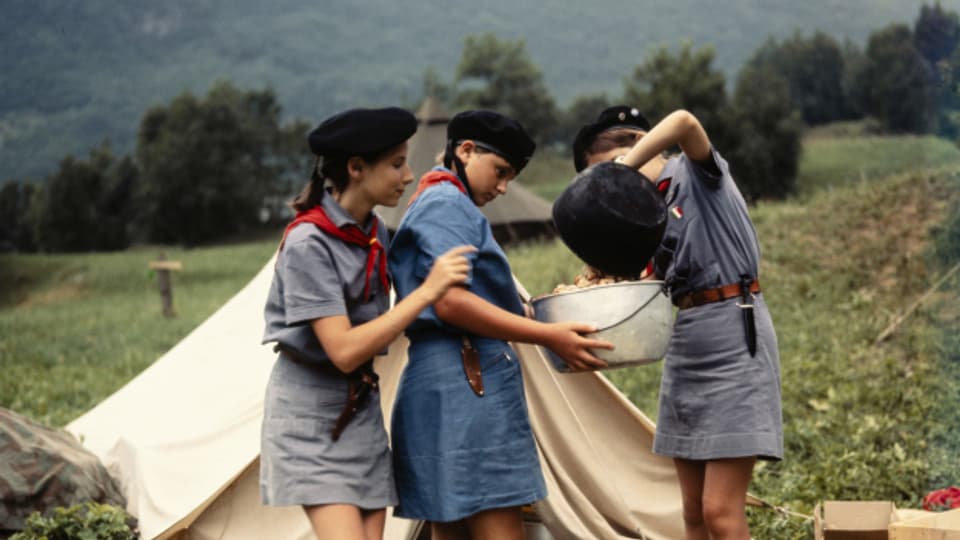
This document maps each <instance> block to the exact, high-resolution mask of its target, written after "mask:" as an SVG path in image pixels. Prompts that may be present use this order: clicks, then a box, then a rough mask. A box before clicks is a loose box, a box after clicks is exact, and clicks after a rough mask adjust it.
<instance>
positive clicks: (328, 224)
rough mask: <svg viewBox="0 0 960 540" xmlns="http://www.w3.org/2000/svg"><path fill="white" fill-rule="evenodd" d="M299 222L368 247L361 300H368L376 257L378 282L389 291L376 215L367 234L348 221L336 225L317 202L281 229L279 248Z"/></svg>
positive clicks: (385, 255)
mask: <svg viewBox="0 0 960 540" xmlns="http://www.w3.org/2000/svg"><path fill="white" fill-rule="evenodd" d="M301 223H313V224H314V225H316V226H317V227H318V228H319V229H320V230H321V231H323V232H325V233H327V234H329V235H330V236H332V237H334V238H338V239H340V240H343V241H344V242H346V243H348V244H355V245H358V246H363V247H369V248H370V254H369V255H368V256H367V269H366V272H365V274H366V275H365V278H366V285H364V287H363V301H364V302H369V301H370V276H371V275H372V274H373V268H374V267H375V266H378V265H377V262H378V261H377V259H378V258H379V267H380V269H379V270H380V283H381V284H382V285H383V291H384V292H385V293H388V292H389V291H390V278H389V277H388V276H387V250H386V249H385V248H384V247H383V244H381V243H380V241H379V240H377V217H376V216H373V224H372V226H371V227H370V231H371V232H370V235H369V236H367V235H366V234H365V233H364V232H363V231H362V230H361V229H360V227H358V226H356V225H354V224H352V223H348V224H346V225H344V226H343V228H342V229H341V228H339V227H337V226H336V225H335V224H334V223H333V221H331V220H330V217H329V216H327V213H326V212H324V211H323V207H321V206H320V205H319V204H318V205H317V206H314V207H313V208H311V209H309V210H306V211H304V212H297V216H296V217H295V218H294V220H293V221H291V222H290V224H289V225H287V228H286V230H284V231H283V240H281V241H280V249H283V243H284V241H286V239H287V234H288V233H289V232H290V231H291V230H292V229H293V228H294V227H296V226H297V225H299V224H301Z"/></svg>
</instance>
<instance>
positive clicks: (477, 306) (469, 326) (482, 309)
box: [434, 287, 547, 345]
mask: <svg viewBox="0 0 960 540" xmlns="http://www.w3.org/2000/svg"><path fill="white" fill-rule="evenodd" d="M434 309H435V310H436V312H437V316H438V317H440V319H442V320H443V321H444V322H446V323H449V324H452V325H454V326H457V327H459V328H463V329H464V330H466V331H468V332H470V333H471V334H476V335H479V336H486V337H492V338H496V339H502V340H504V341H519V342H524V343H537V344H541V345H542V344H545V342H546V341H547V327H546V325H544V324H543V323H540V322H538V321H536V320H533V319H528V318H526V317H523V316H520V315H517V314H515V313H512V312H510V311H507V310H505V309H503V308H500V307H498V306H496V305H494V304H491V303H490V302H488V301H486V300H484V299H483V298H481V297H480V296H477V295H476V294H474V293H472V292H470V291H468V290H467V289H464V288H463V287H451V288H450V289H449V290H448V291H447V292H446V294H444V296H443V297H441V298H440V300H438V301H437V303H436V304H434Z"/></svg>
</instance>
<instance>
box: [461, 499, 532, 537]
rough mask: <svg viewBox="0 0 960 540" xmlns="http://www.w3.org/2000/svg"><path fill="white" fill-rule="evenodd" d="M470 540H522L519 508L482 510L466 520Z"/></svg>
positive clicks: (521, 520) (521, 519) (521, 522)
mask: <svg viewBox="0 0 960 540" xmlns="http://www.w3.org/2000/svg"><path fill="white" fill-rule="evenodd" d="M467 526H468V527H469V528H470V538H471V539H472V540H524V538H525V533H524V531H523V513H522V512H521V510H520V507H519V506H512V507H509V508H495V509H493V510H484V511H483V512H477V513H476V514H474V515H472V516H470V517H468V518H467Z"/></svg>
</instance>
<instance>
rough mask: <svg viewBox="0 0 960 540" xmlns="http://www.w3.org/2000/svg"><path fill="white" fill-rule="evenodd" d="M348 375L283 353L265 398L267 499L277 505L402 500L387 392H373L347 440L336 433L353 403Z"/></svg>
mask: <svg viewBox="0 0 960 540" xmlns="http://www.w3.org/2000/svg"><path fill="white" fill-rule="evenodd" d="M347 387H348V382H347V379H346V377H344V376H342V375H336V374H332V373H330V372H329V371H328V370H324V369H320V368H317V367H312V366H309V365H305V364H298V363H295V362H293V361H291V360H290V359H288V358H287V357H286V356H284V355H283V354H281V355H280V356H279V358H277V361H276V363H275V364H274V367H273V371H272V372H271V374H270V380H269V382H268V383H267V392H266V397H265V399H264V411H263V426H262V430H261V439H260V441H261V445H260V498H261V500H262V501H263V503H264V504H268V505H271V506H289V505H317V504H350V505H353V506H357V507H359V508H363V509H379V508H386V507H387V506H393V505H395V504H396V503H397V494H396V488H395V487H394V480H393V466H392V463H391V458H390V448H389V445H388V442H387V432H386V429H384V425H383V415H382V413H381V410H380V393H379V392H376V391H374V392H371V393H370V394H369V397H368V398H367V401H366V403H365V404H364V406H363V407H361V408H360V410H359V411H357V415H356V416H354V417H353V419H352V420H351V421H350V423H349V424H348V425H347V427H346V429H344V430H343V433H342V434H341V435H340V439H339V440H337V441H336V442H334V441H333V436H332V430H333V426H334V424H335V423H336V420H337V417H338V416H339V415H340V411H341V410H343V405H344V403H346V400H347Z"/></svg>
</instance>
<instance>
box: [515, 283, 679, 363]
mask: <svg viewBox="0 0 960 540" xmlns="http://www.w3.org/2000/svg"><path fill="white" fill-rule="evenodd" d="M596 281H600V280H596ZM584 283H585V281H584ZM530 305H531V307H532V308H533V313H534V318H536V319H537V320H538V321H541V322H564V321H580V322H587V323H591V324H593V325H595V326H596V327H597V331H596V332H594V333H592V334H589V335H590V337H596V338H598V339H604V340H607V341H609V342H611V343H613V345H614V347H615V348H614V349H613V350H612V351H611V350H606V349H597V350H594V351H593V353H594V354H595V355H596V356H597V357H598V358H600V359H601V360H604V361H605V362H607V364H608V367H607V368H604V369H615V368H621V367H627V366H635V365H640V364H649V363H652V362H657V361H659V360H661V359H662V358H663V355H664V354H665V353H666V350H667V343H668V342H669V341H670V335H671V333H672V330H673V305H672V304H671V303H670V298H669V297H668V296H667V294H666V291H665V289H664V283H663V281H658V280H630V281H619V282H613V283H604V284H597V285H590V286H584V287H576V286H575V285H574V286H572V288H570V289H567V290H563V291H560V292H554V293H551V294H545V295H542V296H538V297H536V298H534V299H532V300H531V301H530ZM546 352H547V356H548V358H549V359H550V361H551V364H552V365H553V367H554V368H556V369H557V371H560V372H567V371H569V368H568V367H567V364H566V362H564V361H563V359H562V358H560V357H559V356H557V355H556V354H554V353H553V352H552V351H550V350H546Z"/></svg>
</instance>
